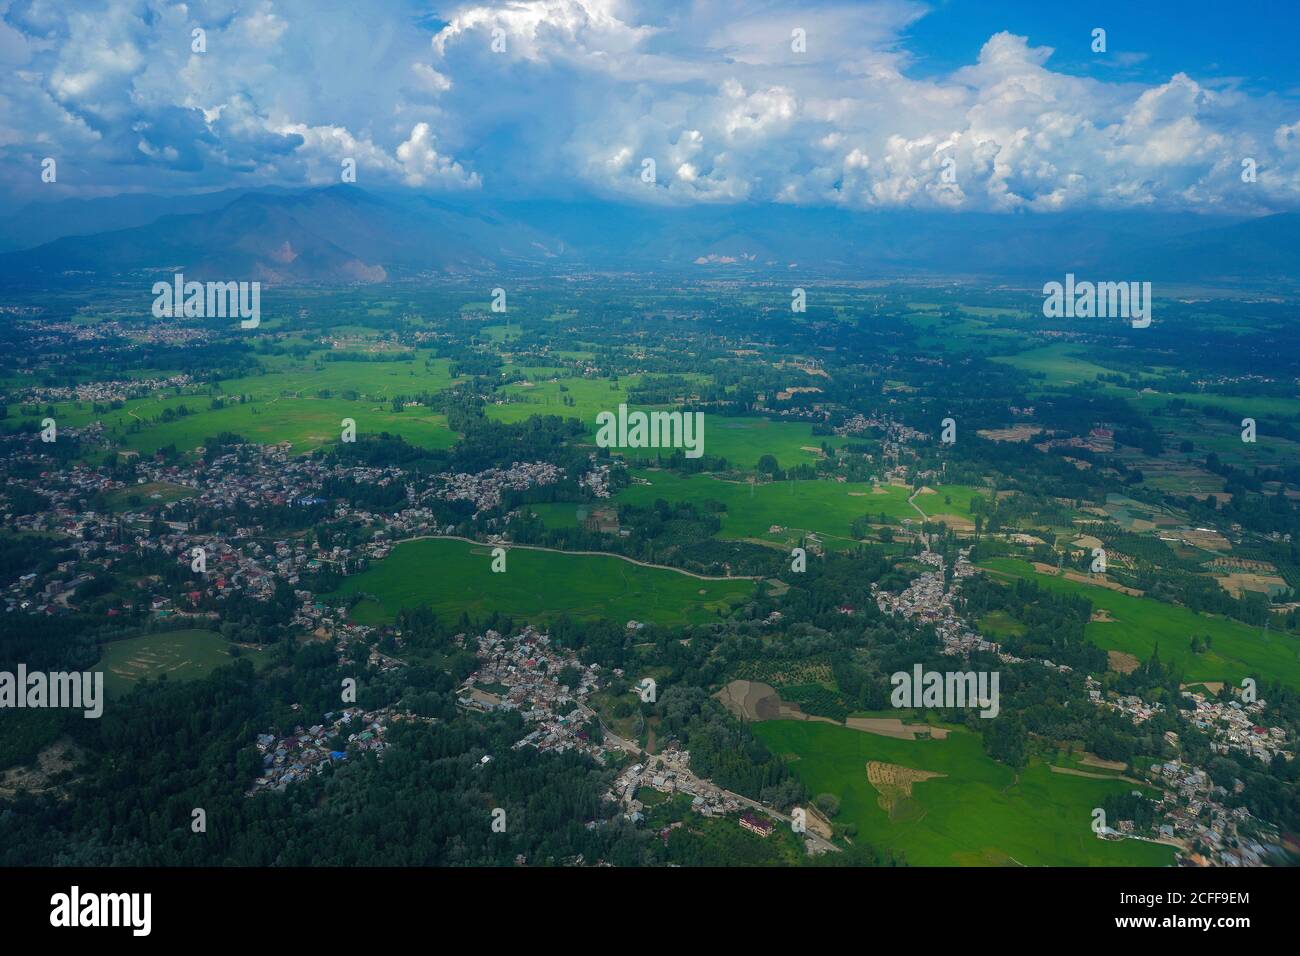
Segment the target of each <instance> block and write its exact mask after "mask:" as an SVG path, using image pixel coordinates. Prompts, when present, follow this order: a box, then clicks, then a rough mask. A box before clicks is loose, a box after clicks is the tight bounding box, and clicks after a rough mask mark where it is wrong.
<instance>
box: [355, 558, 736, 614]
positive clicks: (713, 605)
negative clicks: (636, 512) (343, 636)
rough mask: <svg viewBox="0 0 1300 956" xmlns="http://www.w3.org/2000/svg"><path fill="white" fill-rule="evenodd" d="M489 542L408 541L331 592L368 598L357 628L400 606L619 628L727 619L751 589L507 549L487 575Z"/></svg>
mask: <svg viewBox="0 0 1300 956" xmlns="http://www.w3.org/2000/svg"><path fill="white" fill-rule="evenodd" d="M491 563H492V557H491V549H490V548H489V547H488V546H486V545H477V544H470V543H469V542H466V541H455V540H448V539H425V540H421V541H408V542H405V543H403V544H401V545H399V546H398V547H397V548H396V549H394V551H393V553H392V554H391V555H389V557H387V558H386V559H384V560H383V561H380V562H378V563H376V564H374V565H373V566H371V568H370V569H369V570H368V571H366V572H364V573H363V574H359V575H357V576H355V577H351V578H348V579H347V580H346V581H345V582H344V585H343V587H342V588H340V589H339V591H338V595H339V596H342V597H349V596H351V595H353V594H362V593H364V594H365V595H367V599H366V600H364V601H363V602H362V603H361V604H359V605H357V607H356V608H355V609H354V611H353V619H354V620H356V621H357V622H359V623H362V624H378V623H382V622H386V621H391V620H392V619H393V618H394V616H395V615H396V614H397V612H398V611H399V610H401V609H402V608H403V607H416V606H418V605H421V604H428V605H429V606H430V607H432V608H433V609H434V611H436V612H438V613H439V614H443V615H449V616H455V615H459V614H460V613H461V612H462V611H465V612H468V613H469V614H470V616H471V617H476V616H480V615H486V614H490V613H491V612H493V611H499V612H501V613H503V614H510V615H518V616H520V617H526V618H528V619H530V620H541V619H545V618H554V617H557V616H559V615H560V614H569V615H572V616H573V617H581V618H601V617H603V618H608V619H609V620H612V621H616V622H620V623H621V622H625V621H629V620H637V621H653V622H656V623H661V624H686V623H698V622H702V621H708V620H711V619H715V618H716V617H717V616H718V614H719V613H723V614H725V613H726V612H727V611H728V610H729V609H730V608H731V607H732V606H733V605H734V604H736V603H738V602H740V601H743V600H745V599H746V598H747V597H748V596H749V595H750V594H751V593H752V592H753V589H754V583H753V582H752V581H749V580H746V579H738V580H734V581H704V580H700V579H698V578H693V577H691V576H689V575H685V574H680V573H678V572H676V571H671V570H666V569H662V568H647V567H641V566H639V565H635V564H631V563H630V562H628V561H624V560H622V559H621V558H617V557H613V556H607V555H581V554H564V553H561V552H557V551H536V550H529V549H525V548H512V549H509V551H508V555H507V563H506V571H505V572H504V573H500V574H496V573H493V571H492V570H491Z"/></svg>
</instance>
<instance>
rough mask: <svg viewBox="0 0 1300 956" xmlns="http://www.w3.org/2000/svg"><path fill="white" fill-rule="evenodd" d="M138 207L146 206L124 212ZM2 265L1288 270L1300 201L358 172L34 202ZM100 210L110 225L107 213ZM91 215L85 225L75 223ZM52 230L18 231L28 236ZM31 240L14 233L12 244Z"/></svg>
mask: <svg viewBox="0 0 1300 956" xmlns="http://www.w3.org/2000/svg"><path fill="white" fill-rule="evenodd" d="M140 220H146V221H140ZM0 225H3V226H4V230H5V232H4V238H3V241H0V249H3V248H8V249H9V250H10V251H8V252H4V253H2V254H0V276H3V277H4V278H5V281H8V282H30V283H40V282H51V281H56V280H57V279H58V278H59V277H60V276H62V275H64V274H75V275H77V276H79V277H83V278H84V275H85V274H93V275H94V276H97V277H117V278H125V277H127V276H146V277H147V276H154V275H160V274H167V273H170V272H172V271H175V270H182V271H184V272H185V273H186V274H187V275H188V276H190V277H192V278H195V279H200V280H202V279H205V278H212V279H230V278H248V279H260V280H262V281H264V282H269V283H277V284H299V283H308V284H310V283H331V282H362V283H364V282H379V281H384V280H387V279H399V278H410V277H413V276H419V275H457V274H469V275H487V274H491V273H497V274H500V275H509V274H518V273H541V272H578V271H611V272H632V273H640V274H645V273H685V274H688V275H729V274H734V275H754V276H763V277H769V278H777V277H780V276H785V275H789V276H798V277H808V276H828V277H840V278H889V277H899V276H909V275H914V276H918V277H923V276H930V275H934V276H938V275H945V276H954V275H955V276H971V277H980V276H984V277H989V278H1001V279H1005V280H1007V281H1016V282H1025V283H1027V284H1036V283H1039V282H1042V281H1045V280H1046V279H1048V278H1056V277H1059V276H1062V275H1064V273H1066V272H1074V273H1075V274H1076V275H1079V276H1080V277H1082V278H1087V277H1093V278H1113V279H1116V280H1133V279H1138V280H1140V279H1150V280H1152V281H1166V282H1200V281H1212V282H1229V283H1231V282H1239V283H1244V284H1256V285H1259V284H1263V285H1268V284H1273V283H1286V284H1288V285H1295V284H1296V283H1297V277H1300V242H1298V241H1297V240H1300V215H1297V214H1294V213H1286V214H1279V215H1273V216H1267V217H1263V218H1259V219H1252V220H1245V221H1243V220H1240V219H1228V218H1205V217H1198V216H1194V215H1191V214H1169V213H1145V212H1143V213H1138V212H1124V213H1108V212H1084V213H1062V214H1011V215H995V214H989V213H958V214H954V213H937V212H936V213H920V212H911V211H885V212H850V211H846V210H840V209H821V208H807V207H798V206H789V205H764V206H757V205H734V206H724V205H707V206H693V207H688V208H680V207H665V206H644V205H641V206H633V205H626V204H616V203H597V202H577V203H563V202H520V203H493V202H490V201H488V200H483V199H478V200H477V201H475V202H464V201H457V202H449V201H441V200H437V199H433V198H430V197H427V196H423V195H420V194H418V193H411V192H408V193H389V194H376V193H371V192H367V191H364V190H361V189H359V188H357V187H356V186H345V185H338V186H332V187H328V188H321V189H304V190H257V191H242V192H241V191H233V192H227V193H209V194H203V195H199V196H189V197H174V198H172V197H158V196H133V197H115V198H113V199H104V200H87V201H75V200H68V201H65V202H62V203H50V204H46V205H44V206H42V207H40V208H39V209H38V208H33V207H28V208H27V209H25V210H22V211H20V212H19V213H16V214H15V215H13V216H10V217H8V218H7V219H5V220H0ZM108 225H112V226H113V228H111V229H110V228H107V226H108ZM87 230H89V232H87ZM46 236H52V237H53V238H51V239H49V240H48V241H43V242H39V243H35V244H32V238H33V237H35V238H37V239H40V238H42V237H46ZM29 245H30V248H29V247H28V246H29Z"/></svg>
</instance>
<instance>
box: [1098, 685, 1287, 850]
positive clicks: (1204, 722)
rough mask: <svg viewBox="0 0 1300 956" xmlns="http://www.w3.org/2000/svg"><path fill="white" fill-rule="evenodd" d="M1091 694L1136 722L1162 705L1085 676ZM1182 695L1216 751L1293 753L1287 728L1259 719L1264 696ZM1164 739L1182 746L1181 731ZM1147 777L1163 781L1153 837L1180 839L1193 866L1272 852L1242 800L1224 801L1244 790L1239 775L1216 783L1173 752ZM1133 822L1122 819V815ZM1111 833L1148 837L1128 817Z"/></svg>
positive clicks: (1272, 842) (1266, 756)
mask: <svg viewBox="0 0 1300 956" xmlns="http://www.w3.org/2000/svg"><path fill="white" fill-rule="evenodd" d="M1087 683H1088V688H1089V689H1088V695H1089V697H1090V698H1091V699H1092V700H1093V702H1094V703H1096V704H1098V705H1099V706H1102V707H1106V708H1108V709H1110V710H1113V711H1115V712H1117V713H1121V714H1124V715H1126V716H1127V717H1128V718H1129V719H1130V720H1132V721H1133V723H1134V724H1141V723H1144V722H1145V721H1147V720H1150V719H1151V718H1152V717H1153V716H1154V715H1155V714H1157V713H1160V712H1161V710H1162V709H1163V708H1162V707H1161V705H1160V704H1154V703H1147V702H1146V701H1144V700H1142V698H1140V697H1138V696H1136V695H1133V694H1128V695H1123V696H1116V695H1112V696H1110V697H1106V696H1104V695H1103V694H1102V691H1101V689H1100V684H1098V682H1097V681H1095V680H1093V679H1092V678H1088V679H1087ZM1182 695H1183V697H1184V698H1187V699H1188V700H1190V701H1192V702H1193V704H1194V705H1195V709H1194V711H1193V712H1192V714H1191V716H1190V717H1189V718H1188V719H1189V721H1190V722H1191V723H1192V724H1193V725H1194V726H1195V727H1197V728H1198V729H1200V730H1202V731H1204V732H1205V733H1206V734H1208V735H1209V736H1210V738H1211V741H1210V746H1211V748H1212V749H1214V750H1215V751H1218V752H1226V751H1228V750H1240V751H1242V752H1245V753H1249V754H1252V755H1254V756H1256V757H1258V758H1259V759H1261V760H1264V761H1269V760H1272V759H1273V757H1274V755H1276V754H1279V753H1280V754H1281V755H1282V756H1283V757H1285V758H1286V759H1288V760H1290V759H1292V758H1293V756H1294V755H1293V753H1292V752H1291V751H1288V750H1285V749H1283V748H1284V747H1285V745H1286V742H1287V739H1286V732H1285V731H1284V730H1283V729H1282V728H1280V727H1267V728H1266V727H1264V726H1262V725H1260V724H1259V723H1258V720H1259V717H1260V716H1261V715H1262V714H1263V712H1264V710H1265V708H1266V703H1265V702H1264V701H1262V700H1256V701H1252V702H1250V703H1243V702H1242V701H1239V700H1230V701H1227V702H1224V701H1220V700H1217V699H1214V698H1207V697H1206V695H1205V694H1203V693H1200V692H1190V691H1183V692H1182ZM1165 741H1166V743H1168V744H1169V745H1170V746H1171V747H1174V748H1177V747H1178V746H1179V743H1178V735H1177V734H1176V733H1174V732H1173V731H1168V732H1166V734H1165ZM1149 777H1150V779H1151V780H1152V782H1154V783H1157V784H1159V785H1160V786H1161V788H1162V792H1161V795H1160V799H1159V813H1160V821H1161V822H1160V823H1159V824H1157V826H1156V828H1155V838H1156V839H1159V840H1161V841H1164V842H1169V843H1173V844H1174V845H1176V846H1178V847H1179V850H1180V859H1181V860H1182V861H1183V862H1184V863H1187V864H1190V865H1194V866H1263V865H1266V864H1267V862H1269V860H1268V858H1269V857H1270V855H1271V854H1272V853H1273V852H1274V850H1275V848H1276V845H1277V842H1278V841H1277V839H1275V835H1271V834H1267V833H1266V828H1263V827H1261V826H1260V825H1259V824H1258V822H1257V821H1255V819H1254V818H1253V817H1252V815H1251V813H1250V811H1249V810H1248V809H1247V808H1246V807H1244V806H1238V807H1231V808H1229V807H1227V806H1225V804H1224V801H1225V800H1226V799H1227V797H1228V796H1229V794H1230V793H1240V792H1241V791H1242V790H1243V789H1244V786H1245V785H1244V784H1243V783H1242V782H1241V781H1240V780H1236V781H1234V783H1233V786H1232V789H1231V790H1229V789H1228V788H1227V787H1224V786H1220V785H1218V784H1215V783H1214V782H1213V780H1211V779H1210V776H1209V774H1207V773H1206V772H1205V770H1203V769H1202V768H1200V767H1196V766H1194V765H1192V764H1190V763H1187V762H1185V761H1183V760H1181V759H1178V758H1174V759H1171V760H1165V761H1161V762H1158V763H1154V764H1152V765H1151V767H1150V770H1149ZM1126 822H1127V823H1128V825H1127V826H1124V825H1123V824H1124V823H1126ZM1108 835H1109V836H1111V837H1123V836H1132V837H1134V838H1137V839H1143V838H1144V837H1143V835H1141V834H1138V833H1136V832H1134V829H1133V826H1132V824H1131V822H1128V821H1121V824H1120V825H1119V826H1118V827H1117V828H1116V830H1115V831H1112V833H1111V834H1108Z"/></svg>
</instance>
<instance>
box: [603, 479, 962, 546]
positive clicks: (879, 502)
mask: <svg viewBox="0 0 1300 956" xmlns="http://www.w3.org/2000/svg"><path fill="white" fill-rule="evenodd" d="M633 474H634V475H635V476H636V477H637V478H641V479H644V480H646V481H649V482H650V484H648V485H645V484H634V485H630V486H628V487H627V488H624V489H623V490H622V491H620V492H619V493H618V495H617V496H616V498H615V500H616V501H617V502H618V503H619V504H624V503H626V504H633V505H639V506H642V507H645V506H648V505H651V504H654V502H655V501H656V500H657V499H660V498H662V499H663V500H665V501H668V502H670V503H671V502H678V501H686V502H690V503H692V504H696V505H699V504H702V503H703V502H706V501H710V500H712V501H720V502H722V503H723V504H724V505H726V506H727V511H726V514H724V515H723V516H722V532H721V535H720V537H723V538H761V539H763V540H767V541H773V542H780V543H786V542H787V541H788V540H790V535H789V534H784V533H783V534H769V533H768V529H769V528H770V527H771V526H772V525H779V526H781V527H783V528H786V529H790V530H794V531H805V532H806V531H813V532H816V533H818V534H821V535H827V536H830V537H832V538H838V539H840V540H839V541H838V542H836V541H830V542H828V543H829V544H830V545H831V546H832V547H835V546H837V544H838V546H841V547H846V546H848V545H850V544H852V543H853V539H852V538H851V537H850V526H851V525H852V523H853V520H854V519H855V518H860V517H862V516H864V515H865V516H867V517H868V518H869V520H871V521H873V522H876V521H879V520H880V515H881V513H882V512H883V513H884V515H885V516H886V517H887V518H888V519H890V520H891V521H894V522H897V521H901V520H902V519H904V518H911V519H913V520H915V521H919V520H920V518H921V516H920V515H919V514H917V512H916V510H915V509H914V508H912V506H911V505H909V504H908V503H907V497H908V495H909V494H911V491H910V489H908V488H905V487H902V486H901V485H880V486H878V487H877V488H875V489H873V488H872V486H871V485H870V484H866V483H861V482H843V483H841V482H837V481H823V480H814V481H771V482H766V483H764V484H758V485H753V486H751V485H750V484H749V483H748V482H736V481H722V480H720V479H717V478H712V477H710V476H708V475H696V476H693V477H682V476H680V475H678V474H676V473H674V472H670V471H659V470H637V471H634V472H633ZM937 492H938V493H937V494H933V495H919V496H917V499H916V503H917V504H918V505H920V506H921V507H922V509H923V510H924V511H925V512H926V513H927V514H939V513H944V512H946V513H949V514H956V515H961V516H965V515H968V514H969V509H970V499H971V495H972V494H976V493H978V492H979V489H975V488H967V487H965V486H960V485H953V486H941V487H940V488H938V489H937ZM946 498H951V499H952V503H951V504H945V499H946ZM795 537H798V535H797V534H796V535H795Z"/></svg>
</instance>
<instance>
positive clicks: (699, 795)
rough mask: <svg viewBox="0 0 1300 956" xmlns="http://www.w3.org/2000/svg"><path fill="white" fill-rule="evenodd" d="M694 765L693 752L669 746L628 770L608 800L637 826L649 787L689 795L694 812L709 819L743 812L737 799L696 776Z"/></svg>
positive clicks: (616, 780)
mask: <svg viewBox="0 0 1300 956" xmlns="http://www.w3.org/2000/svg"><path fill="white" fill-rule="evenodd" d="M690 763H691V754H690V751H689V750H678V749H676V748H673V747H669V748H668V749H666V750H664V752H663V753H659V754H649V755H647V756H646V757H645V758H644V761H643V762H639V763H634V764H632V765H631V766H629V767H626V768H624V770H623V771H622V772H621V773H620V774H619V775H618V777H617V778H615V780H614V784H613V786H611V787H610V789H609V792H608V793H606V794H605V797H606V799H608V800H612V801H614V802H616V803H619V804H621V805H622V807H623V815H624V816H625V817H627V818H628V819H629V820H631V821H632V822H633V823H641V822H643V821H644V820H645V803H644V801H642V800H641V799H639V797H638V794H640V793H641V791H642V790H644V789H645V788H649V789H651V790H655V791H657V792H659V793H665V794H679V793H680V794H685V795H686V796H688V797H690V798H691V809H692V810H693V811H695V812H696V813H698V814H700V815H702V816H706V817H721V816H725V815H726V814H728V813H735V812H736V811H738V810H740V809H741V806H742V804H741V803H740V801H739V800H737V799H736V798H735V797H733V796H731V795H730V794H728V793H726V792H724V791H723V789H722V788H721V787H719V786H718V785H717V784H715V783H714V782H713V781H711V780H707V779H705V778H704V777H698V776H696V775H695V774H694V773H692V772H691V769H690Z"/></svg>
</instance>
